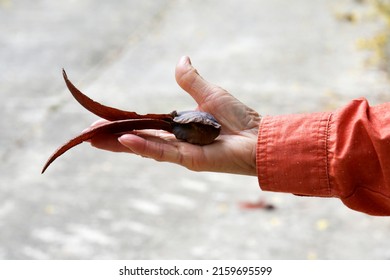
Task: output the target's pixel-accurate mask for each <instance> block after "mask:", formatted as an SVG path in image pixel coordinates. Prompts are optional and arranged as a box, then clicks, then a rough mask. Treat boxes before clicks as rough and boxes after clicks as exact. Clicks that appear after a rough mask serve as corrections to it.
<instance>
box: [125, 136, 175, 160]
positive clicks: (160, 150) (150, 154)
mask: <svg viewBox="0 0 390 280" xmlns="http://www.w3.org/2000/svg"><path fill="white" fill-rule="evenodd" d="M118 141H119V142H120V143H121V144H122V145H123V146H124V147H126V148H128V149H130V150H131V151H132V152H134V153H136V154H138V155H140V156H143V157H147V158H152V159H155V160H157V161H167V162H173V163H178V164H180V163H181V156H180V152H179V149H178V148H177V147H175V146H174V145H172V144H168V143H169V142H166V141H165V142H164V141H150V140H148V139H145V138H143V137H140V136H138V135H134V134H125V135H122V136H121V137H119V138H118Z"/></svg>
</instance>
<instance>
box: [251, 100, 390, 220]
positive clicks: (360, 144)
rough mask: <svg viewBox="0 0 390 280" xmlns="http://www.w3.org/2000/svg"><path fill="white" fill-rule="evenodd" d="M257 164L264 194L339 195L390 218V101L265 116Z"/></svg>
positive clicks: (354, 206) (355, 206) (348, 202)
mask: <svg viewBox="0 0 390 280" xmlns="http://www.w3.org/2000/svg"><path fill="white" fill-rule="evenodd" d="M256 163H257V172H258V178H259V184H260V187H261V189H262V190H265V191H274V192H288V193H293V194H296V195H303V196H320V197H337V198H340V199H341V200H342V201H343V203H344V204H345V205H347V206H348V207H350V208H352V209H354V210H357V211H361V212H365V213H367V214H371V215H382V216H387V215H390V103H385V104H382V105H379V106H374V107H370V106H369V105H368V102H367V100H365V99H359V100H354V101H352V102H351V103H349V104H348V105H347V106H345V107H343V108H341V109H339V110H337V111H335V112H332V113H313V114H296V115H285V116H275V117H270V116H267V117H264V118H263V119H262V121H261V124H260V128H259V138H258V145H257V157H256Z"/></svg>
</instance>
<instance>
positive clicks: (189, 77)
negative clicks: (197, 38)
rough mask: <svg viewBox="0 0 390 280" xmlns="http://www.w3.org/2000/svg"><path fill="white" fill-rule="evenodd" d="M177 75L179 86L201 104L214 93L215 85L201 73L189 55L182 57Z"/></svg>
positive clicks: (177, 67)
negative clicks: (193, 64)
mask: <svg viewBox="0 0 390 280" xmlns="http://www.w3.org/2000/svg"><path fill="white" fill-rule="evenodd" d="M175 77H176V81H177V83H178V84H179V86H180V87H181V88H182V89H184V90H185V91H186V92H188V93H189V94H190V95H191V96H192V98H194V99H195V101H196V102H197V103H198V104H199V105H201V104H203V103H204V102H205V100H206V99H207V98H209V97H210V96H211V95H213V94H214V92H213V88H214V87H215V86H214V85H212V84H211V83H209V82H207V81H206V80H205V79H203V78H202V77H201V76H200V75H199V73H198V71H197V70H196V69H195V68H194V67H193V66H192V64H191V61H190V58H189V57H188V56H183V57H182V58H181V59H180V61H179V63H178V64H177V66H176V71H175Z"/></svg>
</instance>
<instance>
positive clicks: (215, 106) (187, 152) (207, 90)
mask: <svg viewBox="0 0 390 280" xmlns="http://www.w3.org/2000/svg"><path fill="white" fill-rule="evenodd" d="M175 75H176V81H177V83H178V84H179V85H180V87H182V88H183V89H184V90H185V91H186V92H187V93H189V94H190V95H191V96H192V98H193V99H194V100H195V101H196V102H197V104H198V107H197V110H199V111H204V112H208V113H210V114H212V115H213V116H214V117H215V118H216V119H217V120H218V122H219V123H220V124H221V125H222V129H221V133H220V135H219V137H218V138H217V139H216V140H215V141H214V142H213V143H212V144H209V145H205V146H198V145H193V144H190V143H187V142H183V141H179V140H177V139H176V138H175V136H174V135H173V134H170V133H168V132H165V131H161V130H139V131H133V132H131V133H128V134H124V135H121V136H119V137H118V135H113V134H103V135H99V136H96V137H94V138H92V139H91V144H92V146H94V147H96V148H99V149H104V150H108V151H112V152H128V153H133V154H138V155H141V156H143V157H147V158H152V159H155V160H157V161H167V162H172V163H176V164H180V165H182V166H185V167H187V168H188V169H190V170H193V171H214V172H226V173H235V174H244V175H256V144H257V135H258V128H259V123H260V119H261V117H260V115H259V114H258V113H257V112H256V111H254V110H252V109H251V108H249V107H247V106H246V105H244V104H243V103H241V102H240V101H239V100H237V99H236V98H235V97H233V96H232V95H231V94H230V93H228V92H227V91H226V90H224V89H222V88H220V87H218V86H215V85H213V84H211V83H209V82H207V81H206V80H204V79H203V78H202V77H201V76H200V75H199V74H198V72H197V71H196V69H195V68H194V67H193V66H192V65H191V61H190V59H189V58H188V57H186V56H184V57H182V58H181V59H180V61H179V63H178V64H177V66H176V73H175ZM100 123H101V121H99V122H96V123H95V124H93V125H92V126H95V125H97V124H100Z"/></svg>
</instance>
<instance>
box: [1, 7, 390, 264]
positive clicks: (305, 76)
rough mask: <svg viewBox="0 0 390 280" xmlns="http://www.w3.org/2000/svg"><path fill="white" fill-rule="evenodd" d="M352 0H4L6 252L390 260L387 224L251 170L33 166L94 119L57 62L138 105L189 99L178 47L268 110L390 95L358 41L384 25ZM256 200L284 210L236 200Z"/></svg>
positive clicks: (71, 162)
mask: <svg viewBox="0 0 390 280" xmlns="http://www.w3.org/2000/svg"><path fill="white" fill-rule="evenodd" d="M357 2H358V1H352V0H348V1H347V0H343V1H339V0H337V1H336V0H332V1H327V0H310V1H309V0H296V1H293V2H291V1H290V2H287V1H282V0H247V1H241V0H227V1H216V0H215V1H189V0H161V1H92V0H77V1H76V0H74V1H48V0H37V1H27V0H19V1H13V0H0V23H1V24H0V62H1V63H0V97H1V100H2V102H1V103H0V109H1V115H2V121H1V122H0V131H1V136H0V160H1V162H0V258H1V259H389V258H390V240H389V237H388V236H389V234H390V219H389V218H379V217H371V216H367V215H365V214H362V213H358V212H354V211H352V210H350V209H348V208H346V207H345V206H344V205H343V204H342V203H341V202H340V201H338V200H337V199H320V198H303V197H296V196H293V195H289V194H278V193H266V192H262V191H260V189H259V186H258V183H257V179H256V178H253V177H245V176H235V175H229V174H216V173H195V172H191V171H188V170H186V169H185V168H182V167H180V166H175V165H172V164H168V163H157V162H154V161H152V160H148V159H143V158H140V157H137V156H133V155H128V154H114V153H109V152H104V151H100V150H96V149H93V148H91V147H90V146H89V145H88V144H83V145H80V146H78V147H76V148H75V149H73V150H71V151H69V152H68V153H67V154H66V155H64V156H63V157H61V158H60V159H58V160H57V161H56V162H55V163H54V164H53V165H52V166H50V168H49V169H48V170H47V172H46V173H45V174H44V175H41V174H40V170H41V168H42V166H43V164H44V163H45V161H46V159H47V158H48V157H49V155H50V154H51V153H52V152H53V151H54V150H55V149H56V148H57V147H58V146H59V145H60V144H62V143H63V142H64V141H66V140H68V139H69V138H70V137H72V136H74V135H76V134H77V133H79V132H80V131H81V130H82V129H84V128H86V127H87V126H89V124H90V123H92V122H93V121H94V120H96V117H95V116H94V115H92V114H91V113H89V112H87V111H86V110H84V109H83V108H82V107H80V105H79V104H77V102H75V100H73V98H72V97H71V95H70V94H69V93H68V91H67V90H66V88H65V85H64V82H63V80H62V76H61V68H62V67H64V68H65V69H66V70H67V72H68V75H69V78H70V79H71V80H72V81H73V82H74V83H75V84H76V85H77V86H78V87H79V88H80V89H81V90H82V91H84V92H85V93H87V94H88V95H89V96H91V97H92V98H94V99H95V100H98V101H99V102H101V103H105V104H108V105H111V106H114V107H119V108H123V109H129V110H136V111H137V112H141V113H146V112H164V113H165V112H170V111H172V110H174V109H179V110H183V109H189V108H193V107H194V106H195V104H194V101H193V100H191V98H190V97H189V96H187V95H186V94H185V93H183V91H182V90H181V89H180V88H179V87H178V86H177V85H176V83H175V79H174V67H175V64H176V62H177V61H178V59H179V58H180V56H182V55H189V56H191V58H192V61H193V64H194V65H195V67H197V68H198V70H199V72H200V73H201V75H202V76H204V77H205V78H206V79H208V80H210V81H212V82H214V83H216V84H218V85H220V86H222V87H224V88H226V89H227V90H229V91H230V92H231V93H233V94H234V95H235V96H236V97H237V98H239V99H240V100H242V101H243V102H245V103H247V104H248V105H249V106H251V107H252V108H254V109H256V110H258V111H259V112H260V113H261V114H264V115H265V114H272V115H276V114H286V113H301V112H315V111H323V110H327V111H328V110H333V109H335V108H337V107H339V106H342V105H344V104H345V103H346V102H348V101H349V100H350V99H352V98H355V97H360V96H365V97H367V98H368V99H369V101H370V103H371V104H378V103H380V102H385V101H388V100H389V99H390V94H389V92H390V91H389V89H390V88H389V81H388V80H387V77H386V75H385V73H382V72H381V71H379V70H377V69H376V68H375V67H373V66H370V65H367V63H366V61H367V58H368V56H369V55H370V54H369V53H368V52H366V51H362V50H359V49H358V48H357V41H358V40H361V39H365V38H370V37H371V36H373V35H374V34H375V33H376V32H378V31H380V30H381V28H383V25H382V23H381V21H380V20H379V19H378V18H375V17H374V16H373V14H372V11H371V8H370V7H369V6H367V5H366V4H364V3H363V4H362V3H360V4H359V3H357ZM351 13H352V15H353V17H352V18H351ZM259 199H264V200H266V201H268V202H270V203H272V204H273V205H274V206H275V209H274V210H273V211H265V210H261V209H260V210H259V209H257V210H247V209H241V208H240V207H239V203H240V202H241V201H253V202H256V201H257V200H259Z"/></svg>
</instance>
